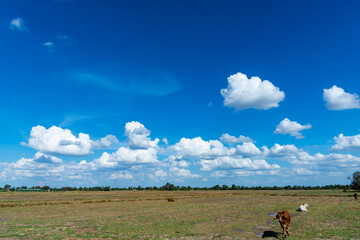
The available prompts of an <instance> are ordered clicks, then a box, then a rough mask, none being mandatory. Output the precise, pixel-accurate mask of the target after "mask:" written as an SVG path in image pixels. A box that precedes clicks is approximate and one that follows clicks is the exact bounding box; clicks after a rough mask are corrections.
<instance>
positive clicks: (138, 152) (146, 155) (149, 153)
mask: <svg viewBox="0 0 360 240" xmlns="http://www.w3.org/2000/svg"><path fill="white" fill-rule="evenodd" d="M156 153H157V150H156V148H149V149H130V148H126V147H121V148H119V149H118V150H117V151H116V152H114V153H111V154H110V153H107V152H104V153H103V154H102V155H101V157H100V158H98V159H96V160H94V161H93V164H94V166H95V167H97V168H98V167H105V168H130V167H131V166H133V165H138V164H156V163H158V160H157V155H156Z"/></svg>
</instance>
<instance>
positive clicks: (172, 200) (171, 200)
mask: <svg viewBox="0 0 360 240" xmlns="http://www.w3.org/2000/svg"><path fill="white" fill-rule="evenodd" d="M167 201H168V202H175V199H173V198H168V199H167Z"/></svg>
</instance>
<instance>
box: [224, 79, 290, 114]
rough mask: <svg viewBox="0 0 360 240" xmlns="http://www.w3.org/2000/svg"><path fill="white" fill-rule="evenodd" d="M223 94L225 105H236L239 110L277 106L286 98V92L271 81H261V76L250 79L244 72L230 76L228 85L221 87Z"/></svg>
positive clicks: (265, 108)
mask: <svg viewBox="0 0 360 240" xmlns="http://www.w3.org/2000/svg"><path fill="white" fill-rule="evenodd" d="M221 95H222V96H223V97H224V105H225V106H228V107H234V108H235V109H236V110H237V111H240V110H244V109H248V108H255V109H263V110H267V109H269V108H275V107H278V106H279V102H281V101H283V100H284V98H285V93H284V92H283V91H280V90H279V88H278V87H275V86H274V85H273V84H272V83H271V82H269V81H267V80H264V81H261V79H260V78H259V77H251V78H250V79H248V78H247V76H246V75H245V74H242V73H237V74H234V75H231V76H230V77H228V87H227V88H225V89H221Z"/></svg>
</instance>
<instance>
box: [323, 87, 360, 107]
mask: <svg viewBox="0 0 360 240" xmlns="http://www.w3.org/2000/svg"><path fill="white" fill-rule="evenodd" d="M323 99H324V101H325V105H326V107H327V108H328V109H329V110H345V109H353V108H360V100H359V96H358V95H357V94H356V93H353V94H351V93H347V92H345V91H344V89H342V88H340V87H337V86H336V85H334V86H333V87H332V88H329V89H324V93H323Z"/></svg>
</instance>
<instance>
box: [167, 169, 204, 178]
mask: <svg viewBox="0 0 360 240" xmlns="http://www.w3.org/2000/svg"><path fill="white" fill-rule="evenodd" d="M170 172H171V173H172V175H173V176H175V177H180V178H200V177H201V176H200V175H199V174H192V173H191V172H190V170H189V169H185V168H176V167H172V168H170Z"/></svg>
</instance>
